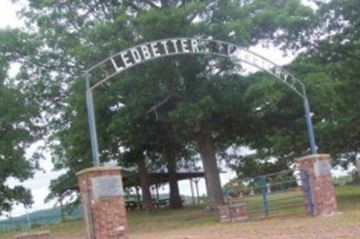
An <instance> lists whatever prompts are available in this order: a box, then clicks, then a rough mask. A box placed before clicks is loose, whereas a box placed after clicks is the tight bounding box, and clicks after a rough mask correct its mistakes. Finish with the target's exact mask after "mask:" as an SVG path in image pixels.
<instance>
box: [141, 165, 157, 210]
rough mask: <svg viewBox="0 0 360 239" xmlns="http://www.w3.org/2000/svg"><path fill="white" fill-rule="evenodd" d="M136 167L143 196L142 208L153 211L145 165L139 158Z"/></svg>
mask: <svg viewBox="0 0 360 239" xmlns="http://www.w3.org/2000/svg"><path fill="white" fill-rule="evenodd" d="M138 167H139V179H140V187H141V191H142V197H143V208H144V209H145V211H147V212H153V211H154V209H155V208H154V204H153V202H152V198H151V192H150V183H149V178H148V173H147V170H146V166H145V161H144V160H140V161H139V163H138Z"/></svg>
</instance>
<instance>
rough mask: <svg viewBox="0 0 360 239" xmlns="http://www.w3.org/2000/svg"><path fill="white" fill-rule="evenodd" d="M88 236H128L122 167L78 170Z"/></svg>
mask: <svg viewBox="0 0 360 239" xmlns="http://www.w3.org/2000/svg"><path fill="white" fill-rule="evenodd" d="M76 175H77V177H78V183H79V188H80V197H81V203H82V208H83V212H84V218H85V223H86V236H87V237H86V238H87V239H110V238H111V239H124V238H127V236H126V234H127V233H126V231H127V217H126V210H125V203H124V198H123V196H124V193H123V185H122V178H121V168H120V167H94V168H88V169H85V170H82V171H80V172H78V173H77V174H76Z"/></svg>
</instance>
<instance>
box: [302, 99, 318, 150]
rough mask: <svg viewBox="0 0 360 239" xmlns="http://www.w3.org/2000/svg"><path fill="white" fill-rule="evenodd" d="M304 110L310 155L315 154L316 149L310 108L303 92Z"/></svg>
mask: <svg viewBox="0 0 360 239" xmlns="http://www.w3.org/2000/svg"><path fill="white" fill-rule="evenodd" d="M304 108H305V118H306V125H307V129H308V134H309V140H310V150H311V154H317V148H316V143H315V136H314V129H313V125H312V121H311V115H310V106H309V101H308V99H307V96H306V93H305V92H304Z"/></svg>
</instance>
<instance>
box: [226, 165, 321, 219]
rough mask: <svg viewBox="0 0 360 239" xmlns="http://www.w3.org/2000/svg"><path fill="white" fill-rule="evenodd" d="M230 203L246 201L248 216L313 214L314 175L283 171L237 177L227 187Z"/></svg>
mask: <svg viewBox="0 0 360 239" xmlns="http://www.w3.org/2000/svg"><path fill="white" fill-rule="evenodd" d="M225 195H226V198H227V199H228V204H229V206H231V204H235V203H246V211H247V215H248V218H250V219H256V218H267V217H279V216H289V215H295V214H303V215H306V214H307V215H313V209H314V207H313V199H312V193H311V187H310V177H309V175H308V173H307V172H306V171H301V172H299V173H298V174H294V172H293V171H282V172H278V173H272V174H267V175H260V176H257V177H254V178H245V179H238V180H234V181H232V182H231V183H229V184H228V185H227V187H226V190H225Z"/></svg>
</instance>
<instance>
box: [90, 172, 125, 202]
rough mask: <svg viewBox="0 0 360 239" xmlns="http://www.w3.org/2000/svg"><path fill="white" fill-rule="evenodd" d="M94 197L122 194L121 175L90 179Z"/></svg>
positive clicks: (96, 198)
mask: <svg viewBox="0 0 360 239" xmlns="http://www.w3.org/2000/svg"><path fill="white" fill-rule="evenodd" d="M92 181H93V182H92V189H93V195H94V199H95V200H98V199H99V198H105V197H118V196H123V195H124V191H123V185H122V180H121V176H100V177H95V178H93V179H92Z"/></svg>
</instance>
